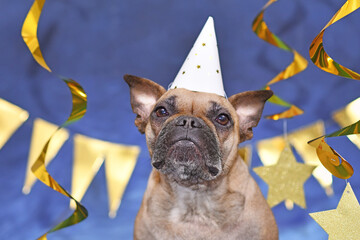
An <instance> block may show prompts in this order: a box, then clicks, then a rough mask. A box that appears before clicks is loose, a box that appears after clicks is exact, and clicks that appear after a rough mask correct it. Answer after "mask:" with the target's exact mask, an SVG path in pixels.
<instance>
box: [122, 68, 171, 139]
mask: <svg viewBox="0 0 360 240" xmlns="http://www.w3.org/2000/svg"><path fill="white" fill-rule="evenodd" d="M124 80H125V82H126V83H127V84H128V85H129V88H130V102H131V107H132V109H133V112H134V113H135V114H136V119H135V125H136V126H137V128H138V129H139V131H140V132H141V133H144V132H145V127H146V124H147V122H148V119H149V116H150V113H151V111H152V109H153V108H154V105H155V103H156V102H157V100H158V99H159V98H160V97H161V96H162V95H163V94H164V93H165V92H166V90H165V88H163V87H162V86H160V85H159V84H157V83H155V82H153V81H151V80H149V79H146V78H140V77H136V76H133V75H128V74H126V75H124Z"/></svg>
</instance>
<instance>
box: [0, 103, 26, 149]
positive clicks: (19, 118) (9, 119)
mask: <svg viewBox="0 0 360 240" xmlns="http://www.w3.org/2000/svg"><path fill="white" fill-rule="evenodd" d="M28 118H29V113H28V112H27V111H25V110H24V109H21V108H19V107H18V106H15V105H14V104H11V103H9V102H8V101H5V100H4V99H2V98H0V149H1V148H2V147H3V146H4V144H5V143H6V142H7V141H8V140H9V138H10V137H11V136H12V135H13V134H14V132H15V131H16V130H17V129H18V128H19V127H20V126H21V125H22V124H23V123H24V122H25V121H26V120H27V119H28Z"/></svg>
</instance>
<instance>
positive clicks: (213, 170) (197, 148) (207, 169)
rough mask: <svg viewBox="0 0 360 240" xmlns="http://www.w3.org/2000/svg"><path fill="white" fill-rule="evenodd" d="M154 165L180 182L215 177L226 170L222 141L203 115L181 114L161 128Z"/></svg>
mask: <svg viewBox="0 0 360 240" xmlns="http://www.w3.org/2000/svg"><path fill="white" fill-rule="evenodd" d="M152 165H153V166H154V167H155V168H156V169H158V170H159V171H161V172H162V173H164V174H167V175H169V176H172V177H174V178H175V179H176V180H179V181H190V182H194V183H198V182H201V181H203V180H205V181H208V180H212V179H214V178H216V177H217V176H218V175H220V173H221V171H222V165H221V151H220V146H219V141H218V140H217V137H216V135H215V133H213V131H212V130H211V129H210V127H209V126H208V125H207V124H206V123H205V122H204V121H203V120H202V119H201V118H197V117H193V116H180V117H177V118H175V119H173V120H171V121H170V122H168V123H167V124H166V125H165V126H164V127H163V128H162V129H161V131H160V133H159V136H158V138H157V140H156V143H155V149H154V154H153V157H152Z"/></svg>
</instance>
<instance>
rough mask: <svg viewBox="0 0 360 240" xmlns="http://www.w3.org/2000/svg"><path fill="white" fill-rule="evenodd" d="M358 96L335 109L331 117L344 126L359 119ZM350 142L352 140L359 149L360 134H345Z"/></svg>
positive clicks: (359, 105) (359, 106) (359, 99)
mask: <svg viewBox="0 0 360 240" xmlns="http://www.w3.org/2000/svg"><path fill="white" fill-rule="evenodd" d="M359 109H360V98H358V99H356V100H354V101H352V102H351V103H349V104H348V105H347V106H346V107H345V108H344V109H341V110H339V111H336V112H335V113H334V114H333V119H334V120H335V121H336V122H337V123H338V124H339V125H340V127H346V126H347V125H350V124H351V123H353V122H356V120H357V119H360V111H359ZM347 137H348V138H349V139H350V141H351V142H353V143H354V144H355V145H356V146H357V147H358V148H359V149H360V135H347Z"/></svg>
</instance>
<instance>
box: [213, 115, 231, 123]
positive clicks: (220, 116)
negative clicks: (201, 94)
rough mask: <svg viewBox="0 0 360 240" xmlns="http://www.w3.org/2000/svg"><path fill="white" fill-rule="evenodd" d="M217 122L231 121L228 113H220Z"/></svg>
mask: <svg viewBox="0 0 360 240" xmlns="http://www.w3.org/2000/svg"><path fill="white" fill-rule="evenodd" d="M215 121H216V122H218V123H219V124H221V125H226V124H228V122H229V121H230V119H229V117H228V115H226V114H220V115H219V116H217V118H216V119H215Z"/></svg>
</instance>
